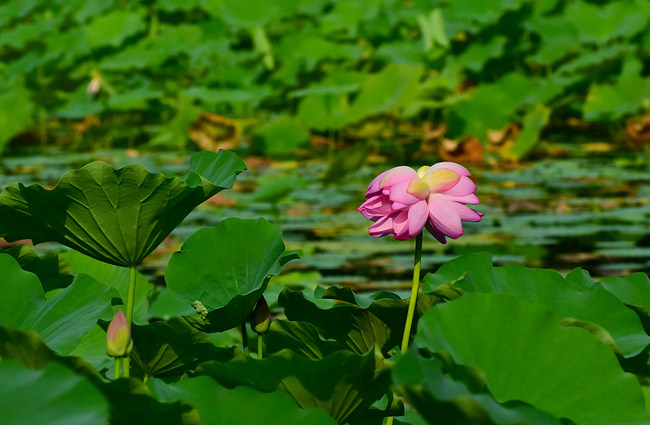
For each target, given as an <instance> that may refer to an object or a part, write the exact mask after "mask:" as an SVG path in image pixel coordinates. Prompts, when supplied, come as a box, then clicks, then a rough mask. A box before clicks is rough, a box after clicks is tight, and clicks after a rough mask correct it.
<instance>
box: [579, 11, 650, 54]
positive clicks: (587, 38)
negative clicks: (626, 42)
mask: <svg viewBox="0 0 650 425" xmlns="http://www.w3.org/2000/svg"><path fill="white" fill-rule="evenodd" d="M630 10H634V11H635V13H630ZM566 17H567V21H569V22H570V23H572V24H573V25H574V26H575V27H576V28H577V30H578V34H579V36H580V40H581V41H582V42H583V43H596V44H604V43H606V42H607V41H608V40H611V39H613V38H619V37H621V38H630V37H633V36H634V35H635V34H637V33H638V32H640V31H641V30H643V28H646V27H647V24H648V21H649V20H650V7H649V5H648V4H647V2H643V1H634V0H622V1H615V2H610V3H608V4H604V5H595V4H591V3H589V2H586V1H576V2H572V3H571V4H570V5H569V6H568V7H567V9H566Z"/></svg>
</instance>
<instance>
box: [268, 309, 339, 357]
mask: <svg viewBox="0 0 650 425" xmlns="http://www.w3.org/2000/svg"><path fill="white" fill-rule="evenodd" d="M264 345H265V351H266V353H267V355H268V354H271V353H277V352H278V351H281V350H284V349H289V350H291V351H293V352H296V353H299V354H302V355H303V356H305V357H307V358H310V359H322V358H323V357H325V356H327V355H329V354H331V353H333V352H335V351H338V350H341V349H344V348H346V347H345V345H343V344H342V343H340V342H338V341H330V340H325V339H323V338H322V337H321V335H320V333H319V331H318V328H317V327H316V326H314V325H312V324H311V323H308V322H300V321H291V320H283V319H279V320H274V321H273V322H272V323H271V327H270V329H269V331H268V332H267V333H266V334H264Z"/></svg>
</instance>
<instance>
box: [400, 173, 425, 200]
mask: <svg viewBox="0 0 650 425" xmlns="http://www.w3.org/2000/svg"><path fill="white" fill-rule="evenodd" d="M406 192H408V193H409V194H410V195H413V196H416V197H418V198H420V199H426V198H427V196H429V194H430V193H431V190H430V189H429V185H428V184H426V183H425V182H423V181H422V179H421V178H419V177H415V178H414V179H413V180H411V182H410V183H409V187H408V188H407V189H406Z"/></svg>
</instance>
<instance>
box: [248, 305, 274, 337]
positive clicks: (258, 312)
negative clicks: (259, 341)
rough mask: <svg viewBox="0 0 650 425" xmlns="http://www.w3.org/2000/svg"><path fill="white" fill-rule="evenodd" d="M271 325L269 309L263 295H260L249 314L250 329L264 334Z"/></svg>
mask: <svg viewBox="0 0 650 425" xmlns="http://www.w3.org/2000/svg"><path fill="white" fill-rule="evenodd" d="M270 325H271V310H269V305H268V304H267V303H266V300H265V299H264V296H262V297H260V299H259V300H258V301H257V305H256V306H255V310H253V313H252V314H251V329H252V330H253V332H255V333H257V334H265V333H266V332H267V331H268V330H269V326H270Z"/></svg>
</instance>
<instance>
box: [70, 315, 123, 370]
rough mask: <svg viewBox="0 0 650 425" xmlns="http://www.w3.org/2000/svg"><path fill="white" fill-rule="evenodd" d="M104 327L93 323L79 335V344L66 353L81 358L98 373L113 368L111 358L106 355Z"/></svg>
mask: <svg viewBox="0 0 650 425" xmlns="http://www.w3.org/2000/svg"><path fill="white" fill-rule="evenodd" d="M105 327H106V326H104V328H105ZM104 328H102V326H100V325H95V326H94V327H93V328H92V329H90V330H89V331H88V332H86V333H85V334H84V335H83V336H82V337H81V340H80V341H79V344H77V346H76V347H75V348H74V350H72V351H71V352H70V353H69V354H68V355H70V356H74V357H79V358H82V359H83V360H84V361H85V362H86V363H88V364H89V365H91V366H92V367H93V368H94V369H95V370H97V371H100V373H101V371H111V372H112V371H113V370H114V361H113V359H112V358H111V357H108V356H107V355H106V331H105V330H104ZM109 375H110V373H109Z"/></svg>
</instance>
